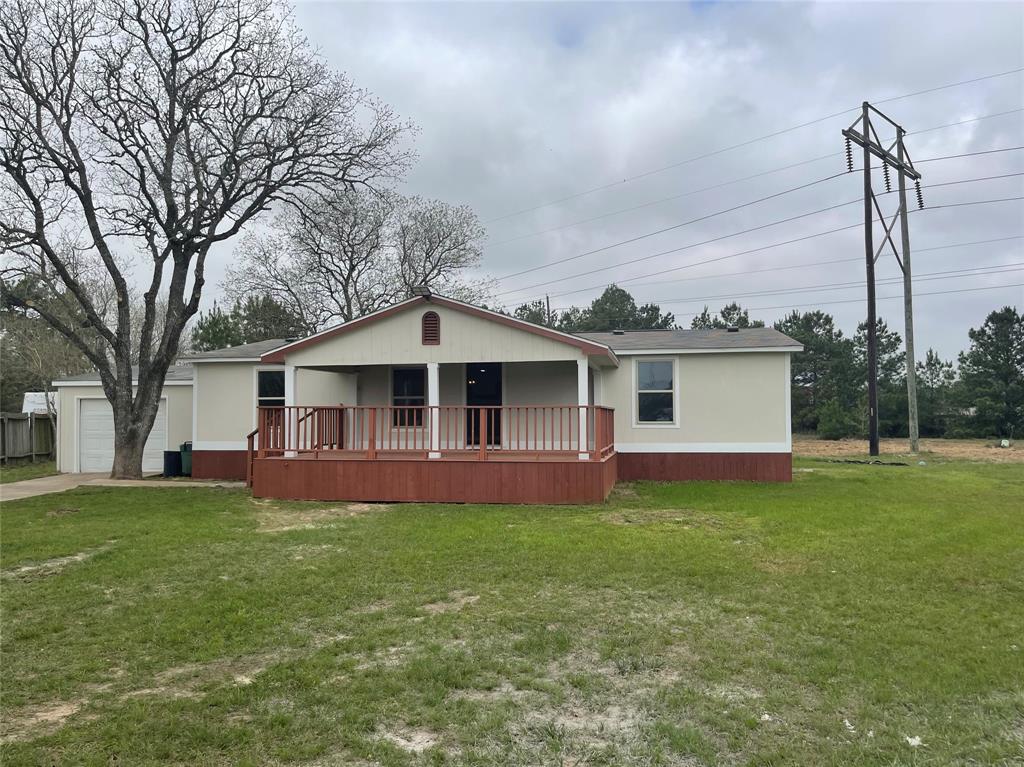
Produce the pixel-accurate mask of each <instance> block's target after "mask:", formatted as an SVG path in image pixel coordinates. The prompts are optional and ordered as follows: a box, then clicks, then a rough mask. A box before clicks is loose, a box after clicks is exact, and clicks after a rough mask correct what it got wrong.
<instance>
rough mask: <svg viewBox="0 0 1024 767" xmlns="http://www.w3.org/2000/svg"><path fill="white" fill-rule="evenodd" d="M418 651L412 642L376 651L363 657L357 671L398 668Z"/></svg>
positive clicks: (357, 665)
mask: <svg viewBox="0 0 1024 767" xmlns="http://www.w3.org/2000/svg"><path fill="white" fill-rule="evenodd" d="M415 649H416V645H415V644H413V643H412V642H406V643H405V644H400V645H392V646H391V647H385V648H384V649H382V650H375V651H374V652H372V653H368V654H365V655H363V656H362V658H363V660H361V661H360V662H359V663H357V664H356V669H358V670H359V671H366V670H367V669H372V668H396V667H398V666H401V665H402V664H403V663H405V659H406V658H408V657H409V655H410V654H411V653H412V652H413V651H414V650H415Z"/></svg>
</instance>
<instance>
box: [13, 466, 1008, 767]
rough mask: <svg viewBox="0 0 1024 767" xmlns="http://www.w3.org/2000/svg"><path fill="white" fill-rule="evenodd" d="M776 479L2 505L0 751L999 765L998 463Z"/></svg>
mask: <svg viewBox="0 0 1024 767" xmlns="http://www.w3.org/2000/svg"><path fill="white" fill-rule="evenodd" d="M799 465H800V467H801V469H802V470H801V471H799V472H798V473H797V475H796V480H795V481H794V482H793V484H791V485H771V486H770V485H754V484H726V483H720V484H715V483H691V484H664V485H659V484H636V485H630V486H620V488H619V489H617V490H616V492H615V494H614V495H613V497H612V499H611V500H610V502H609V503H608V504H606V505H604V506H597V507H576V508H565V507H560V508H551V507H545V508H538V507H497V506H495V507H481V506H418V505H408V506H395V507H390V508H386V507H367V506H363V505H356V506H351V507H349V506H346V505H345V504H340V505H337V506H333V507H331V506H325V505H323V504H320V505H317V504H284V503H276V502H269V503H260V502H254V501H252V500H250V499H249V497H248V495H247V494H246V493H245V492H243V491H238V490H222V489H212V488H166V489H165V488H137V489H136V488H132V489H122V488H117V489H114V488H103V487H91V488H82V489H79V490H76V491H73V492H69V493H64V494H61V495H51V496H43V497H39V498H33V499H29V500H25V501H20V502H16V503H8V504H4V506H3V508H2V512H0V524H2V539H3V548H2V562H0V565H2V578H3V580H2V599H3V648H2V649H3V656H2V683H3V684H2V711H3V730H2V735H3V738H4V745H3V746H2V750H0V757H2V762H3V764H4V765H5V766H6V765H40V764H97V765H98V764H104V765H106V764H113V763H116V764H122V765H126V764H131V765H136V764H154V765H155V764H161V765H162V764H181V765H185V764H188V765H236V764H239V765H256V764H261V765H264V764H265V765H350V764H352V765H368V764H382V765H407V764H431V765H440V764H452V765H493V764H498V765H549V764H550V765H570V764H572V765H645V766H646V765H680V766H686V767H692V766H693V765H732V764H737V765H746V764H754V765H791V764H792V765H949V764H963V765H967V764H971V765H979V764H985V765H993V764H1006V765H1009V764H1016V765H1019V764H1021V759H1022V755H1024V467H1021V466H1020V465H1000V466H996V465H984V464H964V463H943V464H930V465H928V466H924V467H921V466H916V465H915V466H908V467H887V466H860V465H844V464H830V463H825V462H814V461H801V462H800V464H799ZM908 739H909V742H908ZM912 744H917V745H912Z"/></svg>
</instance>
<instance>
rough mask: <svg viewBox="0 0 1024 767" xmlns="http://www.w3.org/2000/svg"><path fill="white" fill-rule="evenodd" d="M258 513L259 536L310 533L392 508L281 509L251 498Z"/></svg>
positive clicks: (367, 505) (371, 505)
mask: <svg viewBox="0 0 1024 767" xmlns="http://www.w3.org/2000/svg"><path fill="white" fill-rule="evenodd" d="M252 503H253V505H254V506H255V507H256V509H257V513H256V519H257V522H258V523H259V532H261V533H283V532H287V531H289V530H309V529H313V528H316V527H322V526H324V525H329V524H331V523H333V522H337V521H338V520H342V519H350V518H352V517H358V516H360V515H362V514H372V513H374V512H382V511H388V510H389V509H390V508H391V507H390V506H388V505H386V504H383V503H349V504H344V505H341V506H325V507H323V508H293V509H289V508H283V507H281V506H277V505H275V504H273V503H272V502H270V501H267V500H266V499H260V498H254V499H253V500H252Z"/></svg>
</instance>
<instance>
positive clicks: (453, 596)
mask: <svg viewBox="0 0 1024 767" xmlns="http://www.w3.org/2000/svg"><path fill="white" fill-rule="evenodd" d="M479 599H480V597H478V596H477V595H476V594H468V593H466V592H465V591H452V592H451V593H449V594H448V599H444V600H441V601H440V602H431V603H430V604H428V605H423V607H422V608H421V609H422V610H424V611H426V612H428V613H430V614H431V615H441V614H442V613H453V612H458V611H459V610H461V609H462V608H463V607H465V606H466V605H471V604H473V603H474V602H476V601H477V600H479Z"/></svg>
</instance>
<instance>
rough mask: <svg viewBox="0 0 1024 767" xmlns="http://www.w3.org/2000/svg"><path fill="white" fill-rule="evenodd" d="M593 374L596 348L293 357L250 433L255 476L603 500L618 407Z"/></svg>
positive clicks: (505, 497) (264, 488)
mask: <svg viewBox="0 0 1024 767" xmlns="http://www.w3.org/2000/svg"><path fill="white" fill-rule="evenodd" d="M594 388H595V385H594V374H593V370H592V369H591V368H590V365H589V364H588V361H587V359H585V358H582V359H578V360H549V361H522V362H506V363H501V362H483V363H481V362H464V363H463V362H456V363H437V362H428V363H424V364H420V365H362V366H322V365H321V366H317V367H316V368H299V367H296V368H293V369H291V370H289V369H288V368H287V367H286V368H285V392H284V394H285V396H284V404H280V405H278V404H276V403H274V404H269V403H268V404H261V406H260V407H259V408H258V415H257V428H256V429H255V430H254V431H253V432H252V433H251V434H250V435H249V441H248V467H249V470H248V476H249V482H250V484H251V486H252V487H253V492H254V494H255V495H257V496H270V497H279V498H306V499H322V500H353V501H356V500H358V501H446V502H452V501H454V502H481V503H482V502H490V503H583V502H597V501H601V500H603V499H604V498H605V497H606V496H607V494H608V492H610V490H611V487H612V486H613V485H614V482H615V476H616V472H615V467H616V461H615V448H614V445H615V441H614V433H613V429H614V423H613V416H614V413H613V412H612V410H611V408H607V407H603V406H600V405H596V404H594ZM332 399H333V402H332V401H331V400H332ZM304 400H305V401H304Z"/></svg>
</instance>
